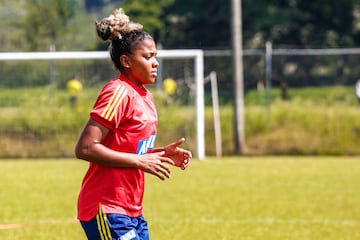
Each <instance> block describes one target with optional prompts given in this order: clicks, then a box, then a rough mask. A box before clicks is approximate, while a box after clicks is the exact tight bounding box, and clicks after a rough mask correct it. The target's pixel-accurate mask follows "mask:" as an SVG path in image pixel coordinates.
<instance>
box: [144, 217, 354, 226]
mask: <svg viewBox="0 0 360 240" xmlns="http://www.w3.org/2000/svg"><path fill="white" fill-rule="evenodd" d="M151 221H153V222H163V221H162V220H161V219H152V220H151ZM164 221H165V220H164ZM166 221H169V218H167V219H166ZM174 221H175V219H174ZM176 221H177V222H179V219H176ZM182 221H184V222H185V223H205V224H221V223H225V222H226V223H227V224H232V225H256V224H263V225H265V224H266V225H271V224H299V225H315V224H318V225H333V226H336V225H337V226H358V225H360V221H357V220H353V219H326V218H324V219H322V218H319V219H302V218H297V219H279V218H249V219H224V218H215V217H214V218H205V217H202V218H198V219H194V218H185V219H183V220H182Z"/></svg>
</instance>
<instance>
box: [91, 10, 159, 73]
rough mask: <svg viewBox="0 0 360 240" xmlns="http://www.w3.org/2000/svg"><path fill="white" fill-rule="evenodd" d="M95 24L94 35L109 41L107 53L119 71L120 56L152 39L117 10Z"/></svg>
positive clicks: (120, 67)
mask: <svg viewBox="0 0 360 240" xmlns="http://www.w3.org/2000/svg"><path fill="white" fill-rule="evenodd" d="M95 24H96V33H97V35H98V36H99V37H100V38H101V39H102V40H104V41H110V42H111V43H110V46H109V52H110V57H111V60H112V62H113V63H114V66H115V67H116V69H118V70H119V71H121V70H122V69H123V66H122V65H121V62H120V56H121V55H131V54H132V50H133V49H135V48H136V47H137V46H138V44H140V43H141V42H142V41H143V40H145V39H152V40H153V38H152V37H151V36H150V34H148V33H147V32H145V31H144V30H143V29H142V25H141V24H139V23H134V22H131V21H130V19H129V17H128V16H127V15H126V14H125V13H124V11H123V10H122V9H121V8H119V9H115V10H114V11H113V13H112V14H111V15H110V16H108V17H106V18H104V19H102V20H101V21H99V22H97V21H96V22H95Z"/></svg>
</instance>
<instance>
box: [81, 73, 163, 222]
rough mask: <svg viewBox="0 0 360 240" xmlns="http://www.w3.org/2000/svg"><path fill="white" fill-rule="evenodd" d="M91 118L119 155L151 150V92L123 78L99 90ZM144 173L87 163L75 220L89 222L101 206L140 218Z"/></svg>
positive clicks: (154, 126) (153, 111)
mask: <svg viewBox="0 0 360 240" xmlns="http://www.w3.org/2000/svg"><path fill="white" fill-rule="evenodd" d="M90 118H91V119H93V120H95V121H97V122H98V123H100V124H102V125H103V126H105V127H106V128H108V129H109V130H110V131H109V133H108V134H107V136H106V138H105V139H104V141H103V142H102V144H103V145H105V146H106V147H109V148H111V149H113V150H116V151H119V152H127V153H136V154H139V155H141V154H145V153H146V152H147V151H148V150H149V149H152V148H153V147H154V143H155V138H156V129H157V124H158V123H157V113H156V109H155V104H154V99H153V96H152V95H151V93H150V92H149V91H148V90H147V89H146V88H144V87H142V88H140V87H138V86H136V85H135V84H134V83H132V82H131V81H130V80H128V79H127V78H126V77H125V76H124V75H120V76H119V78H116V79H113V80H111V81H110V82H109V83H108V84H106V85H105V87H104V88H103V89H102V90H101V92H100V94H99V96H98V98H97V100H96V102H95V105H94V107H93V110H92V111H91V113H90ZM143 194H144V172H143V171H142V170H139V169H136V168H115V167H106V166H102V165H99V164H95V163H92V162H91V163H90V165H89V169H88V171H87V173H86V175H85V177H84V180H83V182H82V186H81V190H80V194H79V198H78V218H79V220H82V221H88V220H90V219H92V218H93V217H94V216H95V215H96V213H97V211H98V207H99V205H100V204H101V206H102V210H103V212H104V213H118V214H124V215H127V216H130V217H138V216H141V215H142V200H143Z"/></svg>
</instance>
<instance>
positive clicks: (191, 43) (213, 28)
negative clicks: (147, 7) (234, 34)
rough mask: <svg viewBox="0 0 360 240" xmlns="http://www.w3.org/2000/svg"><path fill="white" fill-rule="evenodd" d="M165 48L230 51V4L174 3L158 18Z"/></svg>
mask: <svg viewBox="0 0 360 240" xmlns="http://www.w3.org/2000/svg"><path fill="white" fill-rule="evenodd" d="M162 19H163V21H164V23H165V27H164V29H162V30H161V31H160V34H159V35H160V41H161V42H162V43H163V45H164V46H165V47H166V48H203V49H206V48H207V49H209V48H222V49H223V48H230V46H231V41H230V1H228V0H226V1H220V0H212V1H209V0H175V1H174V3H173V4H171V5H169V6H168V7H167V8H166V9H165V11H164V14H163V15H162Z"/></svg>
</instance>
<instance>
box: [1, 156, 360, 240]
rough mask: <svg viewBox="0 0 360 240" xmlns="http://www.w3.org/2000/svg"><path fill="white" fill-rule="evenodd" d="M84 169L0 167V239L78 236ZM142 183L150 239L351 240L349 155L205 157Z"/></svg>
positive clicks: (356, 170) (75, 164)
mask: <svg viewBox="0 0 360 240" xmlns="http://www.w3.org/2000/svg"><path fill="white" fill-rule="evenodd" d="M86 168H87V163H86V162H83V161H78V160H61V159H53V160H45V159H44V160H29V159H27V160H4V161H0V169H1V170H0V171H1V175H0V181H1V184H0V192H1V198H0V203H1V205H2V206H4V207H3V209H2V211H0V226H1V227H0V239H36V240H42V239H59V240H60V239H85V238H84V235H83V232H82V229H81V227H80V225H79V223H77V222H76V221H75V220H74V216H75V215H76V198H77V194H78V191H79V188H80V184H81V180H82V177H83V174H84V173H85V171H86ZM146 178H147V184H146V192H145V199H144V205H145V210H144V215H145V217H146V219H147V220H148V222H149V226H150V232H151V236H152V239H172V240H176V239H189V240H192V239H234V240H237V239H267V240H271V239H274V240H278V239H295V240H296V239H299V240H300V239H314V240H317V239H327V240H338V239H349V240H350V239H358V238H360V191H359V190H358V186H357V183H358V182H359V181H360V158H359V157H253V158H249V157H233V158H224V159H223V160H216V159H214V158H210V159H208V160H205V161H197V160H194V161H193V162H192V164H191V166H190V167H189V168H188V169H187V170H186V171H181V170H178V169H175V168H173V169H172V177H171V178H170V179H169V180H166V181H161V180H159V179H157V178H156V177H154V176H150V175H147V176H146ZM11 224H18V225H11ZM1 228H8V229H1Z"/></svg>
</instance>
